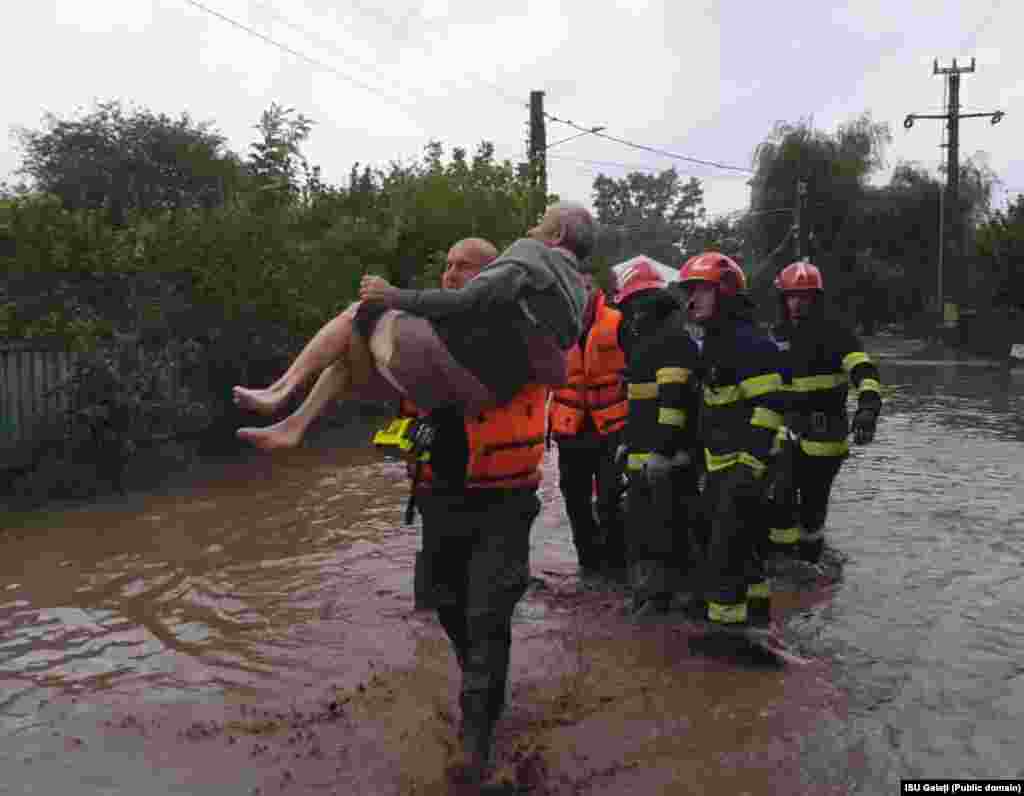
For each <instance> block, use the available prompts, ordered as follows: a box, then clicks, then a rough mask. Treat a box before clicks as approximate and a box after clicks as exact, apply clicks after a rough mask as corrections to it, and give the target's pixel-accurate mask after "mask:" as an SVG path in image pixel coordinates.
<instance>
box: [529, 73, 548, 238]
mask: <svg viewBox="0 0 1024 796" xmlns="http://www.w3.org/2000/svg"><path fill="white" fill-rule="evenodd" d="M547 148H548V139H547V126H546V125H545V117H544V92H543V91H531V92H530V142H529V160H530V185H531V187H532V188H533V197H534V198H533V203H532V205H533V206H532V208H531V210H532V214H533V220H535V219H537V218H538V217H539V216H540V214H541V213H543V212H544V205H545V203H546V202H547V198H548V156H547Z"/></svg>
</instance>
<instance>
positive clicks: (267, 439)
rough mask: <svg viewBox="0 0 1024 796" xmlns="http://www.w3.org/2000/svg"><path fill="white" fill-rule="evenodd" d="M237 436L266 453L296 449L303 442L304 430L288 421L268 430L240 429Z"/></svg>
mask: <svg viewBox="0 0 1024 796" xmlns="http://www.w3.org/2000/svg"><path fill="white" fill-rule="evenodd" d="M235 434H236V435H237V436H238V438H239V439H242V440H245V441H246V442H251V443H252V444H253V445H255V446H256V447H257V448H260V449H261V450H265V451H274V450H280V449H286V448H295V447H297V446H298V444H299V443H300V442H302V429H301V428H299V427H298V426H297V425H295V424H293V423H289V422H288V421H287V420H282V421H281V422H280V423H275V424H274V425H272V426H267V427H266V428H240V429H238V431H236V432H235Z"/></svg>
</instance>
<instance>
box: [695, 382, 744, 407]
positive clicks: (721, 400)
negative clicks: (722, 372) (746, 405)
mask: <svg viewBox="0 0 1024 796" xmlns="http://www.w3.org/2000/svg"><path fill="white" fill-rule="evenodd" d="M742 398H743V393H742V391H741V390H740V386H739V385H738V384H730V385H729V386H728V387H705V388H704V403H706V404H707V405H708V406H725V405H726V404H734V403H736V402H737V401H739V400H741V399H742Z"/></svg>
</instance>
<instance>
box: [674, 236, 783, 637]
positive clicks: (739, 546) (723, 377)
mask: <svg viewBox="0 0 1024 796" xmlns="http://www.w3.org/2000/svg"><path fill="white" fill-rule="evenodd" d="M680 282H681V283H682V287H683V288H684V290H685V292H686V295H687V304H686V309H687V313H688V316H689V320H690V321H691V322H692V323H694V324H697V325H699V326H700V327H702V328H703V330H704V340H703V345H702V349H701V371H702V377H703V379H702V380H703V386H704V389H703V406H702V409H701V412H702V416H701V430H700V438H701V440H702V442H703V444H704V455H705V465H706V469H707V482H706V485H705V489H704V492H703V500H704V504H705V516H706V518H707V526H706V528H705V529H704V530H705V533H706V539H705V540H704V542H705V543H704V550H705V560H704V563H703V566H702V567H701V571H700V574H701V576H702V577H701V579H702V581H703V588H702V590H701V591H702V594H703V598H704V600H705V604H706V615H705V618H706V620H707V622H708V624H709V626H710V627H711V628H714V629H725V630H731V631H738V632H741V633H743V634H744V635H747V636H748V637H753V638H763V637H766V636H767V633H768V627H769V622H770V615H769V605H770V591H769V584H768V580H767V578H766V576H765V573H764V568H763V565H762V562H761V561H760V557H759V552H760V548H762V547H763V545H764V542H765V541H766V538H767V534H768V523H767V521H766V520H765V519H764V496H765V484H766V479H765V473H766V470H767V468H768V465H769V462H770V460H771V458H772V456H773V455H774V453H775V452H776V450H777V443H776V434H777V432H778V430H779V429H780V428H781V427H782V422H783V418H782V414H781V410H782V407H783V404H782V400H783V395H782V393H781V388H782V376H781V373H780V370H779V353H778V349H777V348H776V345H775V343H774V342H773V341H772V340H771V339H770V338H769V337H768V336H767V335H765V334H763V333H761V332H760V331H759V330H758V329H757V327H756V326H755V325H754V322H753V319H752V310H753V304H752V302H751V301H750V299H749V298H748V296H747V294H746V278H745V277H744V275H743V271H742V269H741V268H740V267H739V266H738V265H737V264H736V263H735V262H734V261H733V260H731V259H730V258H729V257H726V256H725V255H723V254H720V253H718V252H705V253H703V254H700V255H698V256H696V257H693V258H691V259H690V260H688V261H687V262H686V263H685V264H684V265H683V267H682V269H681V272H680Z"/></svg>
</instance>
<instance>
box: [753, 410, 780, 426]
mask: <svg viewBox="0 0 1024 796" xmlns="http://www.w3.org/2000/svg"><path fill="white" fill-rule="evenodd" d="M782 423H783V420H782V415H780V414H779V413H778V412H774V411H772V410H771V409H765V408H764V407H763V406H757V407H754V413H753V414H752V415H751V416H750V425H752V426H757V427H758V428H767V429H768V430H769V431H775V430H776V429H778V428H779V427H780V426H781V425H782Z"/></svg>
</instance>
